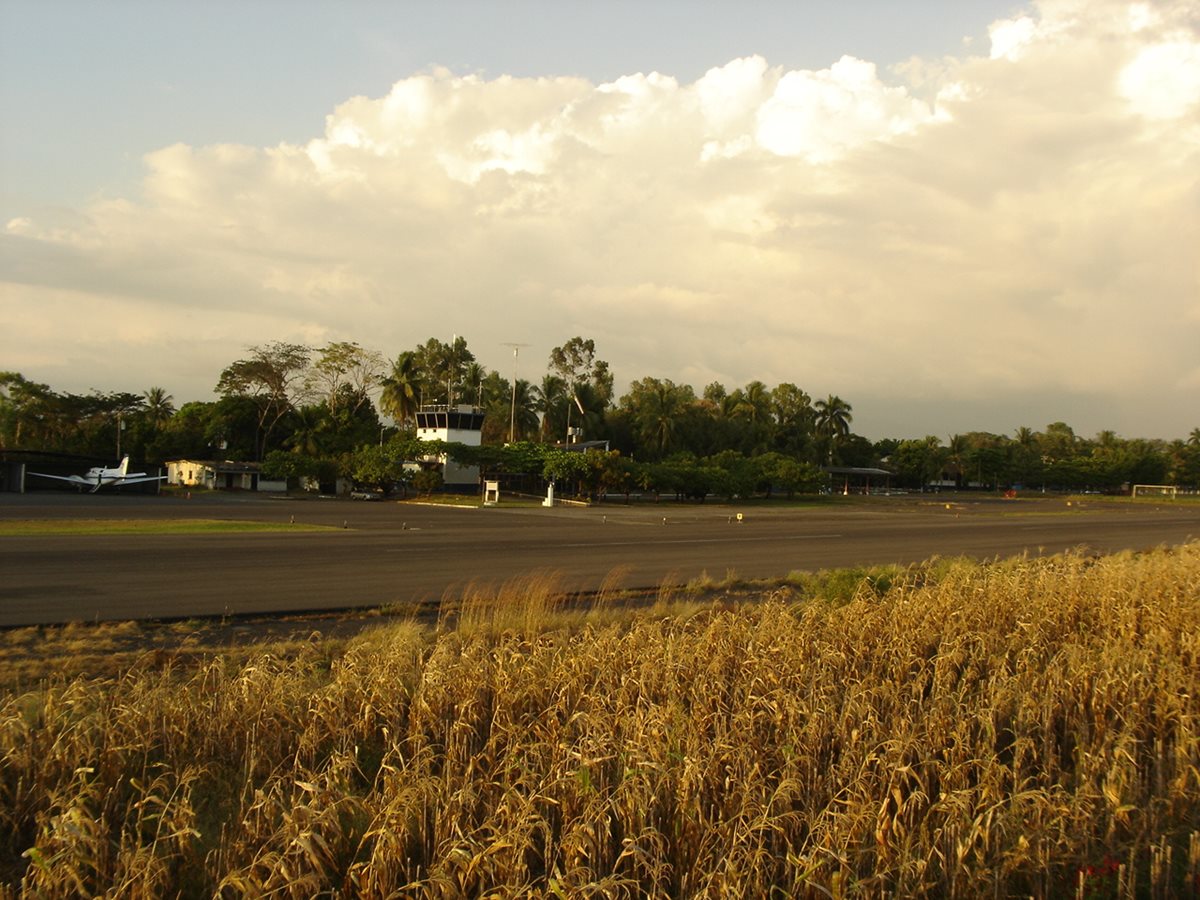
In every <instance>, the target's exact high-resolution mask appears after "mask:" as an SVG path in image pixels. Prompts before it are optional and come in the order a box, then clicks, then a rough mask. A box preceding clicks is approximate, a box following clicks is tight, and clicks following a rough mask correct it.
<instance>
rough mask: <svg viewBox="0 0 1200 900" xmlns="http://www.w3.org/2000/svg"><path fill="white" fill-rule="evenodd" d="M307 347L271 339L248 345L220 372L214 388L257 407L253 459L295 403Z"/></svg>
mask: <svg viewBox="0 0 1200 900" xmlns="http://www.w3.org/2000/svg"><path fill="white" fill-rule="evenodd" d="M311 352H312V351H311V350H310V348H308V347H305V346H303V345H301V344H289V343H285V342H283V341H273V342H272V343H269V344H261V345H259V346H256V347H251V348H250V355H249V357H247V358H246V359H239V360H235V361H234V362H232V363H230V364H229V365H228V366H226V367H225V369H224V370H223V371H222V372H221V377H220V379H219V380H218V382H217V387H216V391H217V393H219V394H220V395H221V396H222V397H225V398H245V399H248V400H251V401H253V402H254V403H255V405H256V406H257V408H258V424H257V429H256V439H255V459H262V457H263V455H264V454H265V453H266V451H267V447H268V444H269V441H270V437H271V433H272V432H273V431H274V429H275V426H276V425H278V424H279V421H280V420H281V419H282V418H283V417H284V416H285V415H287V414H288V413H289V412H291V411H292V410H293V409H295V408H296V406H297V405H298V404H299V402H300V401H301V399H302V398H303V395H304V377H305V374H306V372H307V369H308V360H309V356H310V354H311Z"/></svg>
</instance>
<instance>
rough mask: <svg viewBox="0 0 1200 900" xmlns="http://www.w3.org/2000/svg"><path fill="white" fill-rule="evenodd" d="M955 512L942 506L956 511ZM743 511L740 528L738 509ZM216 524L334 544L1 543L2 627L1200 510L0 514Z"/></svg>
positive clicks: (243, 538) (323, 602)
mask: <svg viewBox="0 0 1200 900" xmlns="http://www.w3.org/2000/svg"><path fill="white" fill-rule="evenodd" d="M948 507H949V508H948ZM739 512H742V513H743V519H742V521H740V522H739V521H738V520H737V514H738V513H739ZM190 517H195V518H213V519H236V520H251V521H267V522H279V523H281V524H290V523H291V522H292V521H293V520H294V521H295V522H300V523H316V524H325V525H332V526H335V527H336V528H337V530H336V531H332V532H301V531H296V532H293V533H288V532H287V531H281V532H271V533H260V534H210V535H165V534H163V535H154V534H148V535H137V536H116V535H112V536H109V535H92V536H41V537H0V627H11V626H17V625H37V624H51V623H61V622H69V621H89V622H90V621H100V620H126V619H170V618H190V617H204V616H241V615H251V614H258V615H261V614H274V613H284V612H311V611H318V610H320V611H328V610H337V609H350V608H356V607H377V606H383V605H388V604H406V603H409V602H412V601H436V600H438V599H440V598H442V597H457V596H460V595H461V593H462V591H463V590H464V589H465V588H466V587H467V586H469V585H472V584H474V585H477V586H480V585H494V586H500V585H502V584H503V583H504V582H506V581H508V580H511V579H514V578H519V577H522V576H527V575H529V574H531V573H535V572H540V571H546V572H552V573H555V574H556V575H557V576H558V577H559V578H560V579H561V584H562V586H563V588H564V589H566V590H595V589H598V588H600V587H601V586H602V585H603V584H604V583H605V581H606V579H610V578H618V580H619V582H620V585H621V586H623V587H627V588H650V587H654V586H657V585H658V584H660V583H662V582H663V581H664V580H669V581H672V582H679V583H683V582H686V581H688V580H689V579H692V578H695V577H697V576H700V575H701V574H707V575H709V576H712V577H713V578H716V579H721V578H724V577H725V576H726V575H727V574H728V573H730V572H733V573H736V574H737V575H738V576H740V577H742V578H767V577H774V576H782V575H786V574H787V573H789V572H792V571H795V570H808V571H814V570H817V569H823V568H834V567H841V566H849V565H868V564H879V563H902V564H904V563H912V562H921V561H924V560H927V559H929V558H930V557H933V556H955V555H960V554H961V555H968V556H972V557H976V558H994V557H1001V556H1010V555H1013V554H1019V553H1030V554H1046V553H1055V552H1059V551H1061V550H1065V549H1070V548H1076V547H1087V548H1089V549H1092V550H1096V551H1105V552H1107V551H1115V550H1121V549H1145V548H1149V547H1155V546H1159V545H1175V544H1180V543H1183V542H1185V541H1188V540H1190V539H1193V538H1200V505H1198V504H1195V503H1183V502H1180V503H1175V504H1172V503H1169V502H1166V501H1163V502H1161V503H1147V502H1138V503H1136V504H1134V503H1132V502H1114V501H1107V500H1106V501H1099V500H1097V501H1095V502H1087V501H1085V502H1083V503H1082V504H1080V503H1079V502H1077V501H1072V504H1071V505H1070V506H1068V505H1067V501H1066V499H1064V498H1045V499H1020V500H1016V501H1003V500H998V499H987V498H979V499H972V498H971V497H969V496H963V497H957V498H952V497H947V496H937V497H934V496H925V497H916V496H908V497H901V498H882V497H881V498H871V500H870V502H866V503H864V502H862V501H855V502H850V503H847V504H845V505H842V504H840V503H837V502H835V503H832V504H830V505H829V506H821V507H815V508H794V507H793V508H783V507H782V505H781V506H779V507H772V506H770V505H767V506H762V505H753V506H745V507H738V506H736V505H734V506H723V505H710V504H696V505H676V504H662V505H657V504H654V503H651V502H645V503H641V504H637V505H633V506H624V505H620V504H607V505H599V506H593V507H588V508H578V507H561V508H554V509H543V508H541V507H533V508H506V507H505V506H503V505H501V506H499V507H493V508H484V509H458V508H447V507H435V506H418V505H413V504H409V503H405V504H400V503H394V502H355V501H349V500H333V499H321V500H315V499H314V500H283V499H264V498H261V497H256V496H252V495H239V494H229V495H221V494H218V495H209V496H204V497H203V498H200V497H197V498H196V499H193V500H186V499H182V498H177V497H154V496H134V495H111V494H109V495H100V494H98V495H76V494H71V493H66V492H39V493H30V494H24V495H20V494H0V520H4V519H31V518H32V519H41V518H89V519H97V518H99V519H134V518H136V519H147V518H164V519H175V518H190Z"/></svg>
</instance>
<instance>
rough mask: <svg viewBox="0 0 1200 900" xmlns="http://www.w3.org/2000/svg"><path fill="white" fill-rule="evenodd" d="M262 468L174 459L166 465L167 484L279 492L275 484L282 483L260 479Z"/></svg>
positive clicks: (243, 463)
mask: <svg viewBox="0 0 1200 900" xmlns="http://www.w3.org/2000/svg"><path fill="white" fill-rule="evenodd" d="M261 469H262V467H261V466H260V465H259V464H258V463H254V462H234V461H232V460H211V459H173V460H170V461H168V462H167V484H173V485H177V486H179V487H202V488H208V489H209V490H224V491H258V490H280V489H281V488H280V487H277V486H276V485H280V484H282V482H274V481H269V480H267V479H265V478H262V475H261ZM283 487H286V485H283Z"/></svg>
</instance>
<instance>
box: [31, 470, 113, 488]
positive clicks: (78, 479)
mask: <svg viewBox="0 0 1200 900" xmlns="http://www.w3.org/2000/svg"><path fill="white" fill-rule="evenodd" d="M25 474H26V475H36V476H37V477H38V478H53V479H54V480H55V481H68V482H70V483H71V484H78V485H82V486H83V487H91V486H92V485H93V484H95V483H96V482H95V480H93V479H88V478H84V477H83V476H82V475H47V474H46V473H45V472H26V473H25Z"/></svg>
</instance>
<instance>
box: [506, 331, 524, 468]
mask: <svg viewBox="0 0 1200 900" xmlns="http://www.w3.org/2000/svg"><path fill="white" fill-rule="evenodd" d="M504 346H505V347H512V351H513V380H512V407H511V409H510V410H509V414H508V442H509V443H510V444H511V443H513V441H515V440H516V433H517V358H518V357H519V356H520V353H521V348H522V347H528V346H529V345H528V344H515V343H512V342H509V343H506V344H505V345H504Z"/></svg>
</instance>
